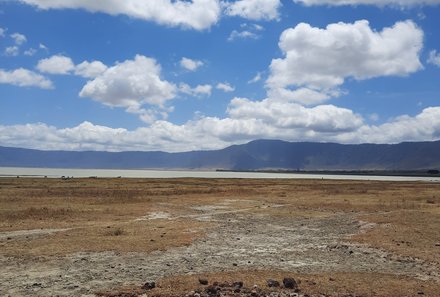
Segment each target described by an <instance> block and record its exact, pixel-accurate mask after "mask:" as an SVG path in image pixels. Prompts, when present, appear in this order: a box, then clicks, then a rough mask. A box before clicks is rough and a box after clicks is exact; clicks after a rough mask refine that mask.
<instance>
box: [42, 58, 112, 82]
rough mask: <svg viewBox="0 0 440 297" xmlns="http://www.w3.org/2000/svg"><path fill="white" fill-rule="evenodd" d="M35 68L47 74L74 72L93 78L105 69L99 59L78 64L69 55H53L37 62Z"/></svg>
mask: <svg viewBox="0 0 440 297" xmlns="http://www.w3.org/2000/svg"><path fill="white" fill-rule="evenodd" d="M37 69H38V70H39V71H40V72H43V73H49V74H75V75H79V76H82V77H84V78H95V77H97V76H98V75H100V74H102V73H103V72H104V71H106V70H107V66H106V65H104V64H103V63H102V62H101V61H92V62H89V61H84V62H82V63H80V64H78V65H75V63H74V62H73V61H72V59H71V58H70V57H67V56H63V55H55V56H52V57H50V58H46V59H42V60H40V61H39V62H38V65H37Z"/></svg>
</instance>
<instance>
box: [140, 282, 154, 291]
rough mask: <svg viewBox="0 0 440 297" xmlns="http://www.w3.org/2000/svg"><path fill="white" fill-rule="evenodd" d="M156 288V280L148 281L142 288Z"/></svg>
mask: <svg viewBox="0 0 440 297" xmlns="http://www.w3.org/2000/svg"><path fill="white" fill-rule="evenodd" d="M154 288H156V283H155V282H146V283H145V284H144V285H143V286H142V290H152V289H154Z"/></svg>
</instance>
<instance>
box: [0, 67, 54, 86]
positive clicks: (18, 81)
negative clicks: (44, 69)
mask: <svg viewBox="0 0 440 297" xmlns="http://www.w3.org/2000/svg"><path fill="white" fill-rule="evenodd" d="M0 83H2V84H10V85H15V86H19V87H38V88H41V89H52V88H53V84H52V82H51V81H50V80H49V79H47V78H45V77H44V76H42V75H40V74H37V73H35V72H33V71H30V70H27V69H24V68H19V69H15V70H12V71H6V70H3V69H0Z"/></svg>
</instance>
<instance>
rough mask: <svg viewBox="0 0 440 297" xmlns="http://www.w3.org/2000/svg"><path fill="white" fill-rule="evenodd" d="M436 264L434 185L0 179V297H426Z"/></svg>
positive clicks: (438, 191) (439, 235)
mask: <svg viewBox="0 0 440 297" xmlns="http://www.w3.org/2000/svg"><path fill="white" fill-rule="evenodd" d="M439 255H440V185H439V184H436V183H421V182H404V183H402V182H372V181H326V180H249V179H243V180H221V179H175V180H154V179H73V180H67V181H64V180H52V179H23V178H21V179H8V178H2V179H0V267H2V268H1V274H0V296H95V295H99V296H141V295H143V294H144V295H145V296H185V295H186V294H190V292H192V291H194V290H196V289H198V288H200V289H201V290H202V289H203V286H201V285H200V284H199V282H198V279H199V278H200V277H203V278H207V279H209V282H210V283H212V282H219V283H221V282H225V281H227V282H234V281H243V282H244V283H245V284H246V285H247V286H250V287H252V286H254V285H257V286H258V287H259V288H261V289H265V290H266V289H267V285H266V281H267V280H268V279H278V280H282V279H283V278H284V277H293V278H295V279H296V280H297V281H298V282H299V289H300V291H299V292H298V293H295V294H301V295H298V296H305V295H309V296H396V297H397V296H433V297H438V296H440V293H439V292H440V256H439ZM147 281H156V282H157V288H155V289H153V290H143V289H141V287H142V285H143V284H144V283H145V282H147ZM124 294H125V295H124ZM267 294H269V293H267ZM292 294H293V293H292ZM292 296H293V295H292Z"/></svg>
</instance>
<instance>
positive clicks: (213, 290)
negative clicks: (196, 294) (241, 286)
mask: <svg viewBox="0 0 440 297" xmlns="http://www.w3.org/2000/svg"><path fill="white" fill-rule="evenodd" d="M218 291H219V288H218V287H217V286H214V285H212V286H209V287H207V288H206V293H208V294H210V295H216V294H217V292H218Z"/></svg>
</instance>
